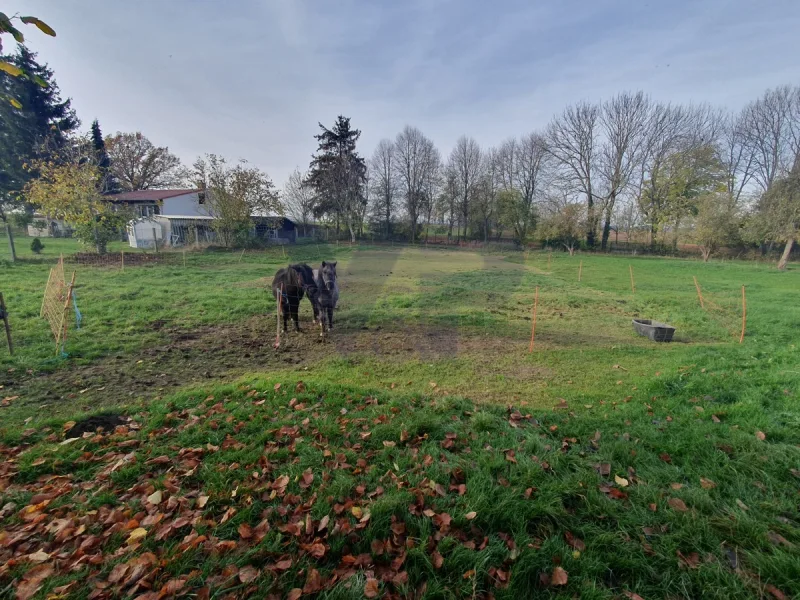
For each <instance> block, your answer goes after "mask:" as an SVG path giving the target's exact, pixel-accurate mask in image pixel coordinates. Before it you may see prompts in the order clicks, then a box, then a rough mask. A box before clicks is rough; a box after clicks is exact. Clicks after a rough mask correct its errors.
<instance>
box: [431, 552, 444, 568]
mask: <svg viewBox="0 0 800 600" xmlns="http://www.w3.org/2000/svg"><path fill="white" fill-rule="evenodd" d="M431 559H432V560H433V568H434V569H441V568H442V565H443V564H444V557H443V556H442V555H441V554H440V553H439V551H438V550H434V551H433V554H431Z"/></svg>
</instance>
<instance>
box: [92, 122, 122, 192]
mask: <svg viewBox="0 0 800 600" xmlns="http://www.w3.org/2000/svg"><path fill="white" fill-rule="evenodd" d="M92 146H93V147H94V159H95V164H97V169H98V171H99V172H100V176H101V178H102V181H101V183H100V190H101V192H102V193H104V194H117V193H119V192H120V191H122V188H121V186H120V184H119V181H118V180H117V178H116V177H114V174H113V173H112V172H111V158H110V157H109V156H108V151H107V150H106V142H105V140H104V139H103V134H102V132H101V131H100V123H98V122H97V119H95V120H94V121H92Z"/></svg>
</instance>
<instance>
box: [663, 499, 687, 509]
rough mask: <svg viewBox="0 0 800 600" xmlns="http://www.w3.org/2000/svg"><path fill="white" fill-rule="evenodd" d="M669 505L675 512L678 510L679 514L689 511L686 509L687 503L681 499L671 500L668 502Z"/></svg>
mask: <svg viewBox="0 0 800 600" xmlns="http://www.w3.org/2000/svg"><path fill="white" fill-rule="evenodd" d="M667 504H669V505H670V506H671V507H672V509H673V510H677V511H678V512H686V511H688V510H689V509H688V508H687V507H686V503H685V502H684V501H683V500H681V499H680V498H670V499H669V500H667Z"/></svg>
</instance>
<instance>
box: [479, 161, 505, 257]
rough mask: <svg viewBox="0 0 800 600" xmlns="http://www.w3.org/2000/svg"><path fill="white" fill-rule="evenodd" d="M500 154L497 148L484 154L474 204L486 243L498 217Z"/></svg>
mask: <svg viewBox="0 0 800 600" xmlns="http://www.w3.org/2000/svg"><path fill="white" fill-rule="evenodd" d="M499 154H500V153H499V151H498V150H497V149H496V148H489V149H488V150H487V151H486V152H484V153H483V166H482V167H481V179H480V182H479V183H478V186H477V190H476V192H477V193H476V194H475V201H474V202H473V210H474V214H475V217H476V218H477V220H478V222H479V229H480V231H481V232H482V233H483V241H484V242H488V241H489V236H490V235H491V230H492V222H493V220H494V219H495V218H496V216H497V192H498V191H499V190H500V160H499Z"/></svg>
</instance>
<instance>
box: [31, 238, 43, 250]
mask: <svg viewBox="0 0 800 600" xmlns="http://www.w3.org/2000/svg"><path fill="white" fill-rule="evenodd" d="M31 250H32V251H33V253H34V254H40V253H41V252H42V250H44V244H43V243H42V240H40V239H39V238H38V237H35V238H33V241H32V242H31Z"/></svg>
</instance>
